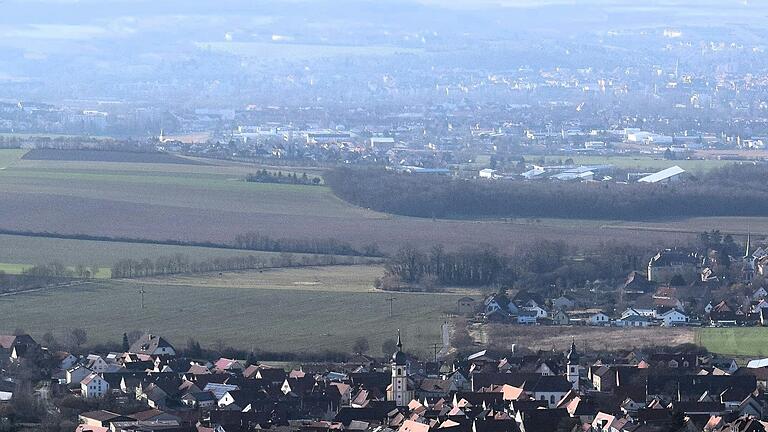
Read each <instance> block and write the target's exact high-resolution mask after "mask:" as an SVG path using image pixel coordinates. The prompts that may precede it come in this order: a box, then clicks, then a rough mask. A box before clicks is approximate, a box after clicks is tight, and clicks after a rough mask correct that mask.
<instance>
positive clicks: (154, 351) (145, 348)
mask: <svg viewBox="0 0 768 432" xmlns="http://www.w3.org/2000/svg"><path fill="white" fill-rule="evenodd" d="M129 352H130V353H134V354H146V355H151V356H175V355H176V350H175V349H174V348H173V346H171V344H170V343H168V341H166V340H165V339H164V338H162V337H160V336H157V335H153V334H150V333H147V334H145V335H144V336H142V337H141V338H139V340H137V341H136V342H134V343H133V345H131V347H130V349H129Z"/></svg>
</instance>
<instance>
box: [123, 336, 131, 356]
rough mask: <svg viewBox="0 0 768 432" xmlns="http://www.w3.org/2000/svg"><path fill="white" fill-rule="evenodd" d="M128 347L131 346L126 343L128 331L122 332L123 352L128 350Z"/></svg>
mask: <svg viewBox="0 0 768 432" xmlns="http://www.w3.org/2000/svg"><path fill="white" fill-rule="evenodd" d="M129 349H131V346H130V344H129V343H128V333H123V352H128V350H129Z"/></svg>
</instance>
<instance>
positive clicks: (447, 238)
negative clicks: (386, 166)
mask: <svg viewBox="0 0 768 432" xmlns="http://www.w3.org/2000/svg"><path fill="white" fill-rule="evenodd" d="M256 169H258V168H257V167H253V166H248V165H244V164H241V163H228V162H220V161H210V164H209V165H183V164H160V163H154V164H152V163H119V162H99V161H49V160H46V161H42V160H18V161H16V162H14V163H13V164H12V165H11V166H9V167H8V168H7V169H5V170H2V171H0V200H2V201H3V203H4V205H3V206H1V207H0V229H10V230H18V231H34V232H46V231H47V232H56V233H63V234H89V235H101V236H112V237H127V238H148V239H154V240H167V239H174V240H185V241H213V242H219V243H225V242H231V241H232V240H233V239H234V238H235V236H237V235H239V234H242V233H245V232H250V231H257V232H260V233H262V234H266V235H269V236H271V237H274V238H294V239H313V238H314V239H324V238H329V237H333V238H336V239H338V240H339V241H343V242H349V243H352V244H353V245H355V246H358V247H362V246H364V245H367V244H371V243H376V244H378V245H379V246H380V247H381V248H382V249H384V250H392V249H395V248H397V247H399V246H400V245H402V244H403V243H405V242H411V243H413V244H421V245H427V246H428V245H432V244H436V243H443V244H446V245H455V246H457V247H459V246H463V245H477V244H481V243H487V244H492V245H495V246H497V247H498V248H500V249H502V250H507V251H511V250H513V249H514V248H515V247H516V245H520V244H524V243H528V242H531V241H534V240H538V239H540V238H546V239H550V240H559V239H565V240H569V241H572V242H574V243H580V244H587V245H590V244H599V243H600V242H603V241H606V240H611V239H617V240H620V241H637V242H645V243H649V242H652V243H661V242H662V241H664V240H667V239H669V238H670V237H673V238H675V239H676V240H680V241H682V240H685V239H686V238H689V237H691V236H690V235H688V234H684V233H683V234H675V235H671V236H670V234H666V233H659V234H653V233H650V234H649V233H640V232H635V231H626V232H624V231H617V230H604V229H601V228H600V225H599V224H596V223H595V222H594V221H586V222H584V224H585V225H581V224H580V223H579V221H567V223H565V221H564V222H563V223H560V222H547V221H543V222H536V221H523V222H522V223H509V222H505V221H499V220H491V221H456V220H437V221H433V220H429V219H416V218H406V217H393V216H390V215H385V214H381V213H377V212H374V211H370V210H366V209H362V208H357V207H354V206H351V205H349V204H347V203H345V202H343V201H341V200H340V199H338V198H336V197H335V196H334V195H333V193H332V192H331V191H330V189H328V188H326V187H324V186H296V185H277V184H259V183H247V182H245V181H243V179H244V177H245V175H246V174H247V173H250V172H254V171H255V170H256ZM84 216H87V217H84ZM529 222H530V223H529ZM10 262H15V261H10Z"/></svg>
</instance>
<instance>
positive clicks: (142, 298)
mask: <svg viewBox="0 0 768 432" xmlns="http://www.w3.org/2000/svg"><path fill="white" fill-rule="evenodd" d="M145 292H146V291H144V287H141V289H139V294H141V308H142V309H144V293H145Z"/></svg>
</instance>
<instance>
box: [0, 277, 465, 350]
mask: <svg viewBox="0 0 768 432" xmlns="http://www.w3.org/2000/svg"><path fill="white" fill-rule="evenodd" d="M320 270H321V272H315V271H313V270H312V269H290V270H281V271H279V272H275V273H272V274H270V275H269V276H268V280H271V281H273V282H274V284H275V288H271V287H270V284H269V283H265V284H263V285H254V286H253V287H251V288H244V287H242V286H241V287H232V288H225V287H220V286H218V287H217V286H184V285H173V284H169V285H163V284H161V283H160V282H159V281H158V280H157V279H154V280H152V281H151V283H144V282H142V281H131V282H117V281H98V282H94V283H91V284H88V285H84V286H77V287H68V288H62V289H58V290H47V291H41V292H34V293H25V294H20V295H14V296H7V297H0V316H2V317H3V318H4V319H3V320H0V333H7V332H11V331H13V330H14V329H15V328H23V329H24V330H26V331H28V332H30V333H31V334H32V335H34V336H40V335H42V334H43V333H45V332H47V331H50V332H52V333H53V334H54V335H55V336H57V337H59V338H63V337H64V335H65V333H66V329H67V328H72V327H82V328H85V329H86V330H87V331H88V334H89V342H90V343H97V342H106V341H112V342H116V343H118V342H119V341H120V339H121V335H122V334H123V332H130V331H132V330H141V331H152V332H154V333H156V334H161V335H163V336H166V337H168V338H169V340H170V341H171V342H172V343H174V344H177V345H179V346H184V345H185V344H186V341H187V338H189V337H190V336H194V337H195V338H197V339H199V340H200V341H201V343H202V344H203V345H204V346H205V345H207V346H209V347H210V346H211V344H214V343H216V342H217V341H219V340H221V341H223V342H224V343H226V344H228V345H232V346H236V347H239V348H243V349H251V348H256V349H261V350H267V351H292V352H316V351H318V350H320V351H322V350H341V351H347V352H348V351H349V350H351V347H352V345H353V343H354V341H355V339H356V338H358V337H361V336H362V337H366V338H367V339H368V340H369V342H370V346H371V353H372V354H375V355H380V354H381V352H380V351H381V349H380V347H381V344H382V343H383V342H384V340H386V339H387V338H391V337H393V336H394V335H395V334H396V331H397V329H398V328H400V329H402V331H403V338H404V343H405V345H406V349H407V350H408V351H411V352H414V353H418V354H422V355H427V354H430V353H432V352H433V351H432V344H433V343H439V342H440V325H441V324H442V322H443V320H444V312H448V311H452V310H453V309H454V308H455V301H456V299H458V296H457V295H424V294H415V293H413V294H409V293H394V295H392V293H382V292H374V291H373V290H372V288H373V286H372V283H373V281H372V279H371V277H372V276H373V275H375V274H378V272H379V271H380V268H378V267H373V268H365V267H362V268H361V267H358V266H352V267H349V266H337V267H333V268H332V269H325V268H324V269H320ZM265 273H267V272H265ZM241 274H243V273H241ZM256 274H258V272H256ZM210 277H212V278H215V277H216V276H210ZM230 277H231V276H230ZM249 277H254V275H251V276H249ZM318 279H319V282H318ZM353 280H357V282H356V283H355V284H353V283H352V282H351V281H353ZM344 281H346V282H344ZM171 283H173V281H172V280H171ZM313 283H321V284H323V285H325V286H327V287H329V288H328V289H327V290H325V289H322V290H321V289H316V288H314V285H306V284H313ZM339 284H341V285H344V288H343V290H339V289H338V288H335V287H336V286H338V285H339ZM286 285H295V286H296V287H297V289H295V290H294V289H285V286H286ZM302 286H305V287H309V286H311V287H313V288H312V289H301V288H302ZM140 288H144V289H145V291H146V294H145V302H146V308H145V309H144V310H142V309H141V308H140V297H139V293H138V291H139V289H140ZM390 297H396V300H395V304H394V306H395V313H394V316H393V317H391V318H390V317H389V303H388V302H387V300H386V299H387V298H390Z"/></svg>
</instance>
